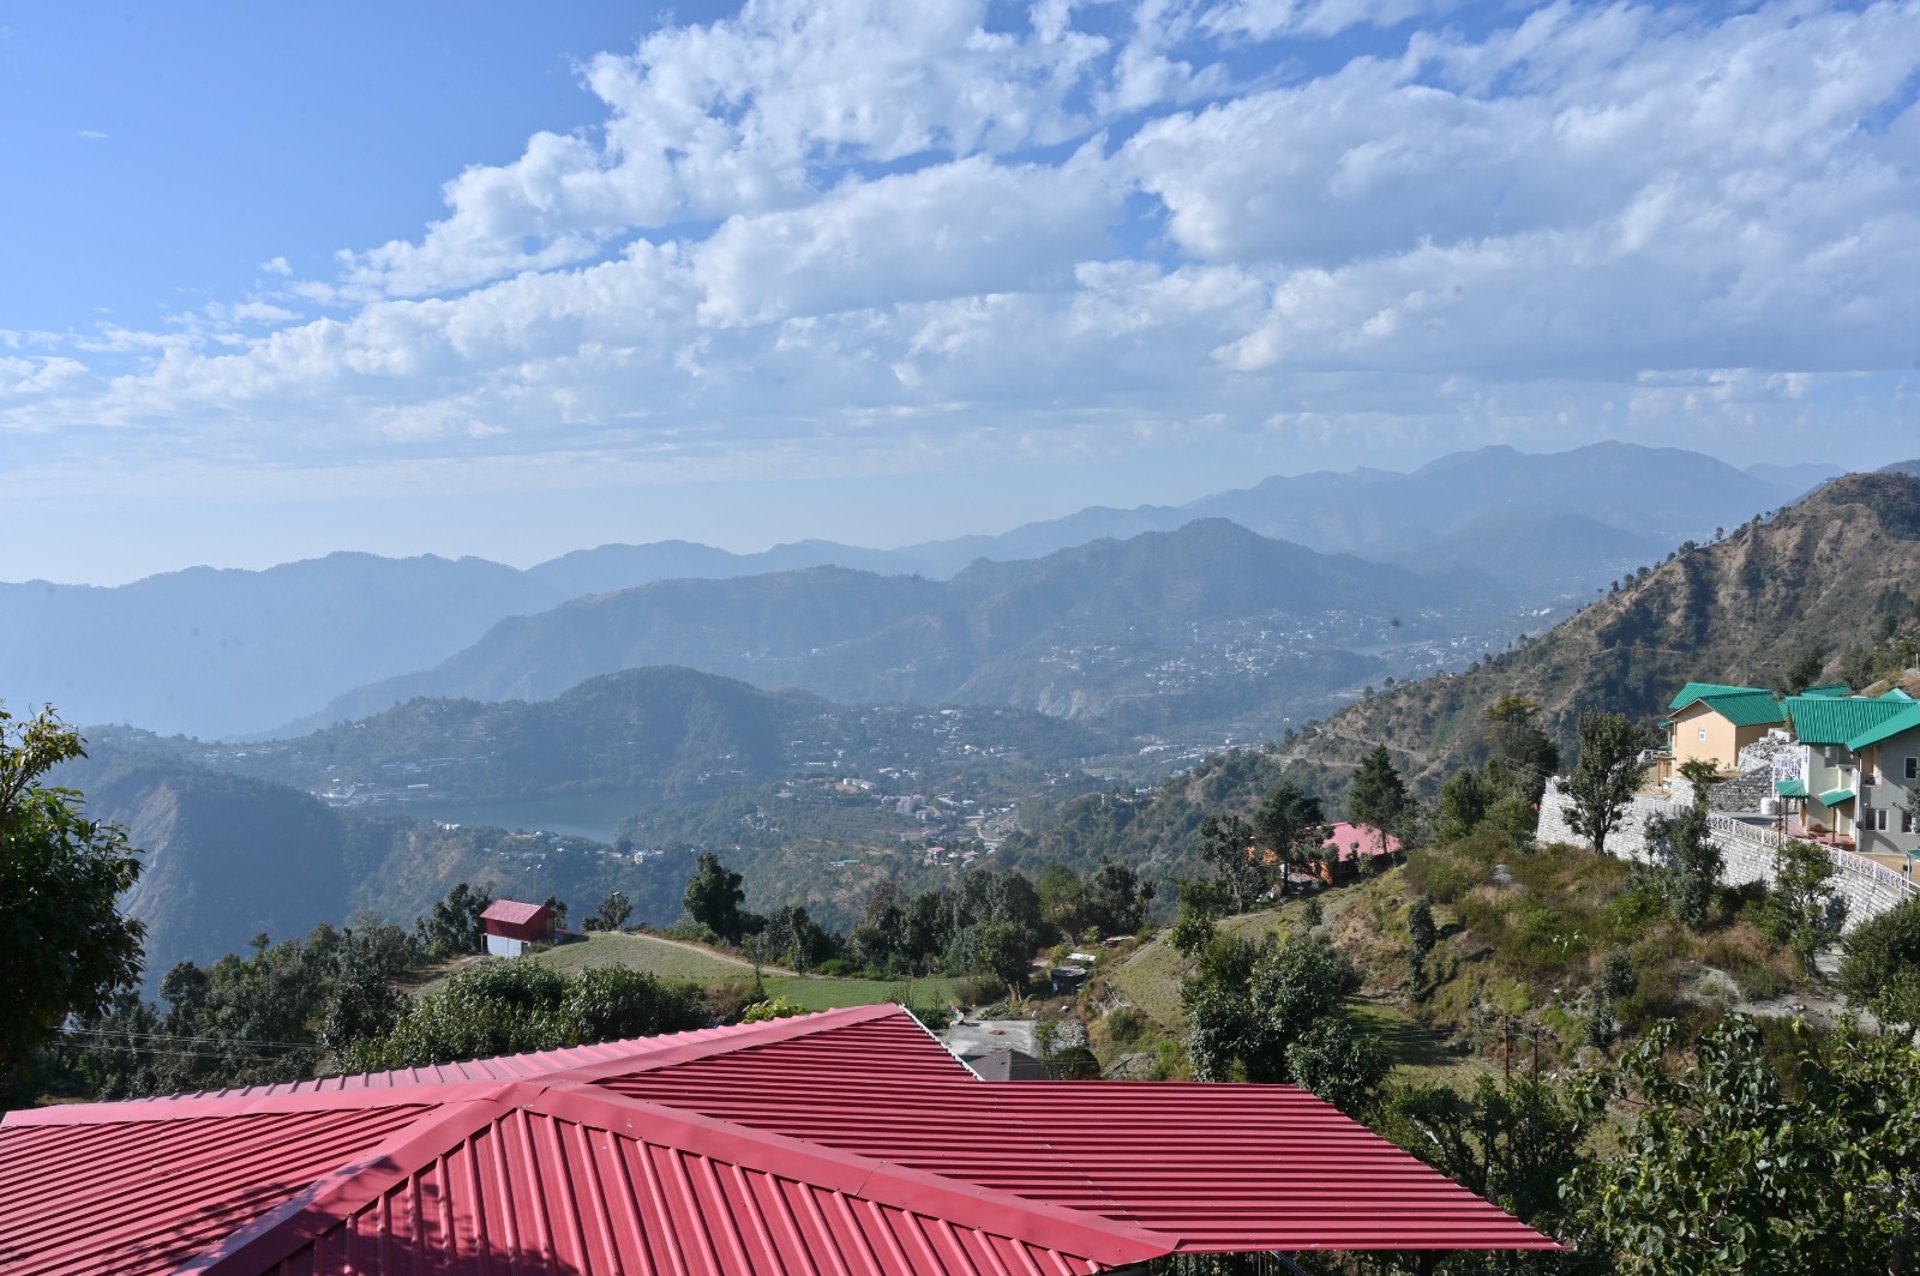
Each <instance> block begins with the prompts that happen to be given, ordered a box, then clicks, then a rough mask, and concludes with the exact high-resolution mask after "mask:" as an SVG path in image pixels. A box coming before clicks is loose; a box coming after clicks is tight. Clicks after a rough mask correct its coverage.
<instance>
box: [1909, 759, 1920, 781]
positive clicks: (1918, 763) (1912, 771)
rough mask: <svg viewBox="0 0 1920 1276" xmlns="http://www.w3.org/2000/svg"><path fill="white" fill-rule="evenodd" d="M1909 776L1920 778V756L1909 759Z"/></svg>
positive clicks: (1915, 778)
mask: <svg viewBox="0 0 1920 1276" xmlns="http://www.w3.org/2000/svg"><path fill="white" fill-rule="evenodd" d="M1907 778H1908V779H1909V780H1920V758H1908V759H1907Z"/></svg>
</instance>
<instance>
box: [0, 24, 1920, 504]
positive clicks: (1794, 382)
mask: <svg viewBox="0 0 1920 1276" xmlns="http://www.w3.org/2000/svg"><path fill="white" fill-rule="evenodd" d="M1429 12H1430V11H1429V10H1426V9H1421V10H1419V11H1416V10H1414V9H1413V8H1411V7H1408V6H1403V5H1399V4H1396V3H1395V2H1394V0H1381V2H1365V0H1322V2H1321V3H1294V4H1288V3H1278V2H1274V3H1267V2H1261V0H1243V2H1240V3H1230V4H1216V5H1205V4H1202V3H1198V2H1193V3H1183V2H1182V0H1146V2H1145V3H1142V4H1139V5H1137V6H1135V7H1134V8H1133V10H1132V11H1131V13H1130V14H1128V15H1127V20H1126V21H1124V22H1120V23H1110V24H1108V25H1110V26H1117V27H1122V28H1124V29H1125V32H1126V34H1125V35H1124V36H1114V37H1112V38H1111V39H1110V38H1109V37H1107V36H1103V35H1095V34H1090V33H1089V31H1088V30H1086V29H1085V28H1087V27H1089V26H1091V25H1093V24H1092V22H1091V21H1089V20H1088V19H1087V15H1086V14H1085V13H1084V12H1082V11H1081V10H1079V9H1076V8H1075V7H1074V6H1072V5H1070V4H1068V3H1065V2H1064V0H1045V2H1044V3H1040V4H1037V5H1035V6H1034V8H1033V9H1032V11H1031V13H1030V14H1029V15H1028V16H1027V17H1026V18H1024V19H1021V18H1019V17H1018V15H1014V16H1012V17H1010V16H1009V15H1008V14H1007V13H1006V12H1004V11H1003V10H1001V9H998V8H996V9H993V10H989V9H987V8H986V7H985V6H984V4H956V5H897V4H883V3H879V2H878V0H874V2H873V3H860V2H857V0H843V2H839V3H825V2H812V3H802V2H801V0H766V2H764V3H759V2H757V3H750V4H748V5H747V7H746V8H745V9H744V10H742V11H741V12H740V13H739V14H738V15H736V16H734V17H731V18H727V19H723V20H721V21H718V22H714V23H710V24H706V25H695V26H673V27H667V28H664V29H662V30H660V31H658V32H656V33H654V34H652V35H650V36H648V37H646V38H645V39H644V40H642V41H640V43H639V44H638V45H637V47H636V48H635V49H634V50H633V51H631V52H630V53H610V54H605V55H602V56H601V57H599V58H596V59H594V60H593V61H592V62H590V63H589V64H588V65H587V66H586V67H584V68H583V69H582V73H581V74H582V78H583V82H584V84H585V86H586V88H587V90H588V91H590V92H591V93H592V94H594V95H595V97H596V99H597V100H598V101H599V102H601V103H602V104H603V106H604V112H605V119H604V121H603V123H602V124H601V126H599V127H598V128H596V129H593V130H590V131H586V132H582V133H579V134H566V135H562V134H557V133H542V134H539V135H536V136H535V137H533V138H532V139H530V140H529V141H528V143H527V144H526V146H525V148H524V151H523V153H522V155H521V156H520V157H519V158H518V159H517V160H515V161H513V162H512V163H509V164H505V165H495V166H476V167H473V168H470V169H468V170H466V171H465V172H464V173H461V174H458V175H456V176H454V177H453V178H452V179H451V180H450V181H448V182H447V184H446V186H445V196H446V202H447V215H446V216H445V217H444V218H443V219H441V220H440V221H438V222H435V223H433V224H432V225H430V226H428V227H425V228H423V230H422V232H421V233H420V234H419V235H417V236H415V237H413V238H410V239H403V240H395V241H393V242H391V243H387V244H383V245H377V246H375V247H373V248H370V249H367V248H358V249H352V250H348V251H345V252H343V254H342V256H341V258H340V262H339V267H340V268H339V271H338V273H337V274H335V275H334V276H331V277H327V278H319V279H293V278H292V275H293V270H292V267H291V265H290V264H289V263H288V261H287V260H286V259H285V258H284V257H276V258H273V259H272V260H270V261H267V262H263V263H261V264H260V267H259V269H260V270H261V272H262V273H264V274H268V275H275V276H280V277H282V278H284V279H286V282H285V283H276V284H275V291H273V292H271V293H268V294H266V295H264V296H260V297H254V298H251V299H245V300H241V301H239V302H235V303H225V304H215V305H210V306H207V307H204V308H203V309H202V310H201V311H199V312H196V314H195V315H194V316H191V317H188V318H186V319H183V320H181V321H179V322H177V323H176V324H175V325H174V326H172V327H169V328H167V329H164V330H161V331H140V330H137V329H133V328H129V327H125V326H112V327H102V328H100V329H99V330H97V331H94V332H89V333H84V334H78V335H74V334H66V335H60V336H53V337H49V336H48V335H47V334H23V335H22V336H20V337H16V338H12V339H9V338H7V337H6V335H5V334H0V343H9V344H11V345H12V346H13V347H15V348H13V349H10V350H9V351H8V355H7V357H6V358H5V359H4V360H0V391H3V392H4V393H5V395H6V397H5V398H4V399H0V441H4V440H6V439H9V438H32V439H34V440H37V442H35V443H34V444H33V445H32V446H33V448H35V449H37V450H36V451H34V452H33V453H32V454H31V456H28V457H27V458H26V460H27V461H28V462H29V464H27V465H25V466H23V467H22V468H23V469H26V470H32V469H33V468H34V467H35V466H38V467H39V470H38V471H36V472H44V473H45V474H47V475H50V476H52V475H58V474H62V473H67V472H69V469H63V467H70V469H71V472H74V473H80V472H83V471H84V464H85V463H87V462H91V463H93V464H94V465H95V467H96V469H98V468H99V467H100V466H101V465H102V464H106V463H107V462H103V461H102V457H101V449H102V447H103V446H109V447H110V448H111V449H112V451H111V454H110V456H109V457H108V458H107V461H108V462H111V464H109V465H108V466H107V467H108V468H111V467H112V465H118V466H120V467H121V472H124V473H125V474H127V475H138V474H139V473H142V472H144V468H143V467H145V468H151V467H155V466H158V465H160V464H161V463H162V462H164V463H165V465H166V466H168V467H174V468H176V469H177V467H179V466H181V465H200V466H203V467H205V468H207V469H208V470H209V471H212V470H219V471H220V472H221V473H226V472H228V471H227V470H226V469H222V468H221V467H241V468H248V469H249V470H250V472H252V471H258V472H267V471H272V472H279V471H281V470H288V471H293V472H312V473H314V474H325V475H329V476H338V475H341V474H349V473H355V472H361V471H363V470H365V469H367V468H369V467H376V466H380V465H385V464H389V463H394V462H396V461H404V462H406V463H407V464H409V465H411V464H414V463H416V462H417V463H419V464H421V465H425V464H427V463H428V462H430V461H434V460H438V461H440V462H444V463H445V468H444V469H443V470H442V471H436V472H438V473H444V474H445V475H447V476H448V477H447V478H446V481H447V482H448V483H450V484H452V483H459V482H495V481H499V482H508V481H512V480H513V478H514V476H515V475H516V474H519V475H526V474H530V473H533V472H535V471H537V472H538V473H539V474H540V475H541V481H542V482H548V483H555V484H561V483H565V482H569V481H571V482H579V483H598V482H606V481H610V477H611V476H613V475H616V474H630V475H645V476H652V477H653V478H656V479H658V478H661V477H663V476H664V477H672V476H676V475H678V476H684V475H689V474H698V475H704V476H715V475H725V474H735V475H744V474H755V473H767V472H774V473H779V472H787V471H788V470H791V469H793V468H794V467H798V466H804V467H809V472H813V471H821V472H831V471H834V470H835V469H836V468H837V469H838V470H839V471H840V472H849V473H851V472H860V473H868V472H884V471H885V470H886V469H888V468H889V467H894V468H916V467H926V466H933V465H940V464H946V463H948V462H949V461H950V459H951V458H952V457H953V456H955V455H958V454H968V455H976V456H978V455H986V454H995V455H998V454H1002V453H1004V454H1005V455H1006V456H1008V457H1021V456H1035V455H1063V454H1073V453H1075V451H1076V450H1077V449H1086V448H1097V447H1098V446H1099V445H1100V441H1102V440H1105V441H1107V443H1108V445H1110V446H1112V447H1115V448H1140V449H1153V448H1161V447H1174V446H1184V445H1199V443H1196V441H1203V442H1204V445H1205V446H1208V447H1216V448H1218V447H1230V446H1242V445H1243V446H1245V447H1247V448H1249V449H1251V450H1254V451H1262V450H1264V451H1266V452H1268V453H1271V454H1273V455H1275V456H1282V455H1284V456H1290V457H1291V456H1297V455H1304V452H1302V450H1303V449H1319V450H1321V451H1322V452H1324V453H1328V454H1330V455H1327V456H1325V457H1324V458H1318V459H1325V460H1337V459H1340V458H1339V457H1338V456H1337V455H1331V454H1336V453H1339V452H1341V451H1342V449H1345V450H1346V451H1348V452H1351V451H1352V450H1353V449H1354V448H1355V447H1356V446H1357V445H1356V444H1355V442H1354V441H1353V440H1354V437H1355V436H1360V437H1363V438H1364V439H1366V440H1371V441H1373V442H1374V443H1375V444H1376V445H1377V446H1378V447H1380V448H1382V449H1387V450H1389V451H1391V450H1392V449H1407V448H1410V449H1416V450H1417V449H1419V448H1422V447H1430V446H1439V444H1438V443H1436V440H1442V439H1444V438H1445V437H1446V431H1448V430H1449V429H1451V430H1454V431H1456V432H1457V433H1458V434H1459V436H1460V438H1459V439H1457V440H1456V441H1462V440H1464V439H1467V438H1471V439H1472V440H1474V441H1495V440H1504V441H1511V442H1519V443H1532V444H1533V445H1536V446H1538V445H1546V444H1558V443H1561V442H1570V441H1579V440H1580V439H1581V438H1583V437H1596V436H1599V435H1604V434H1607V433H1623V434H1627V435H1630V436H1631V435H1634V433H1635V432H1636V431H1638V432H1641V434H1642V435H1644V436H1645V437H1647V438H1649V439H1651V440H1656V441H1657V440H1659V439H1660V437H1661V436H1660V435H1659V430H1660V428H1661V426H1660V422H1661V420H1662V418H1661V416H1660V414H1661V413H1662V412H1667V413H1670V414H1671V416H1670V417H1669V418H1668V419H1669V420H1670V422H1672V423H1674V425H1673V428H1675V429H1686V430H1691V431H1695V432H1696V433H1694V434H1691V435H1689V436H1688V438H1691V439H1694V440H1696V441H1698V442H1700V443H1701V444H1703V445H1707V444H1710V443H1712V442H1713V441H1714V440H1720V441H1722V442H1723V443H1726V445H1727V446H1729V447H1732V448H1734V449H1735V450H1738V449H1739V448H1742V447H1747V448H1757V447H1763V446H1773V447H1774V448H1775V449H1776V450H1779V449H1782V448H1784V449H1785V450H1787V451H1791V452H1794V453H1795V454H1799V453H1800V452H1805V451H1813V450H1817V449H1818V448H1819V447H1821V446H1824V443H1823V442H1822V441H1823V440H1825V439H1828V438H1831V437H1835V436H1834V434H1833V432H1832V430H1830V429H1829V430H1826V431H1819V430H1815V429H1814V428H1813V427H1812V426H1811V425H1810V424H1809V423H1810V422H1814V421H1817V420H1821V419H1831V420H1834V421H1845V422H1846V423H1847V428H1848V429H1849V431H1851V432H1852V433H1851V435H1850V437H1856V438H1858V437H1863V436H1867V435H1873V436H1875V437H1882V438H1887V439H1892V438H1895V437H1897V432H1898V431H1899V429H1900V428H1901V427H1902V425H1903V419H1902V414H1903V413H1904V412H1905V411H1906V408H1905V406H1904V401H1903V400H1902V401H1896V396H1897V395H1902V394H1907V393H1909V391H1907V390H1906V389H1903V388H1901V387H1902V386H1904V380H1901V378H1902V377H1903V376H1904V374H1905V370H1906V369H1908V368H1909V367H1910V365H1912V364H1913V362H1914V360H1915V358H1916V356H1920V340H1916V338H1915V336H1914V333H1915V332H1916V330H1920V323H1916V320H1920V300H1917V299H1920V108H1916V107H1915V105H1914V101H1913V85H1914V83H1915V76H1916V72H1917V71H1920V7H1916V5H1915V4H1910V3H1909V4H1878V5H1870V6H1868V7H1866V8H1859V9H1854V8H1847V9H1840V8H1831V9H1830V8H1822V7H1818V6H1815V5H1812V4H1802V3H1794V4H1789V5H1778V6H1763V7H1761V8H1758V9H1756V10H1752V11H1749V12H1742V13H1737V14H1733V15H1731V16H1727V17H1724V18H1708V17H1705V16H1702V15H1701V14H1699V13H1698V12H1695V11H1686V12H1681V13H1663V12H1657V11H1654V10H1651V9H1645V8H1637V7H1633V6H1625V5H1615V6H1609V7H1605V8H1601V7H1593V6H1585V5H1576V4H1565V3H1562V4H1553V5H1549V6H1546V7H1544V8H1539V9H1535V10H1532V11H1530V12H1524V13H1517V14H1515V15H1513V16H1512V17H1511V18H1509V19H1505V20H1504V21H1503V24H1501V25H1497V26H1496V27H1495V28H1494V29H1493V30H1491V31H1490V32H1488V33H1486V34H1484V35H1477V36H1470V35H1467V34H1462V33H1461V32H1460V31H1458V30H1456V29H1453V28H1451V27H1449V26H1447V25H1446V23H1445V20H1444V19H1443V20H1441V21H1438V22H1435V21H1430V20H1429V19H1428V18H1427V17H1426V16H1425V15H1426V14H1427V13H1429ZM1109 16H1110V15H1109ZM1076 24H1078V25H1076ZM1329 33H1344V34H1342V44H1341V45H1340V47H1342V48H1344V47H1346V43H1347V42H1355V41H1357V42H1358V43H1359V44H1360V45H1361V47H1363V48H1364V49H1365V50H1366V52H1365V53H1363V54H1360V55H1357V56H1351V57H1346V58H1344V59H1333V58H1331V55H1330V53H1329V49H1331V48H1332V47H1333V46H1323V45H1318V44H1316V43H1315V41H1318V40H1320V39H1321V37H1323V36H1325V35H1327V34H1329ZM1263 41H1270V42H1271V43H1270V44H1263V43H1261V42H1263ZM1307 48H1310V49H1312V50H1313V51H1314V53H1315V56H1316V57H1317V58H1318V59H1319V61H1318V62H1314V61H1313V60H1311V59H1309V60H1307V61H1302V60H1300V59H1299V57H1298V56H1297V55H1298V53H1299V51H1300V50H1301V49H1307ZM1262 59H1264V60H1265V64H1266V65H1265V70H1262V69H1261V66H1260V64H1261V62H1262ZM1309 65H1312V66H1318V67H1321V68H1323V69H1318V70H1314V71H1311V72H1309V71H1307V70H1304V69H1303V67H1306V66H1309ZM1227 66H1232V67H1234V68H1235V71H1234V73H1233V75H1232V76H1230V75H1229V73H1228V72H1227V71H1226V70H1223V69H1222V68H1224V67H1227ZM1236 76H1237V77H1239V78H1238V79H1236V78H1234V77H1236ZM1136 125H1137V127H1135V126H1136ZM1114 139H1125V140H1124V141H1116V140H1114ZM282 289H284V292H282V291H281V290H282ZM290 297H298V298H305V299H307V300H312V301H320V302H325V303H327V304H328V305H329V306H330V307H333V308H332V309H330V310H329V311H328V312H327V313H328V317H326V318H321V319H303V318H301V317H299V315H298V313H297V312H296V311H295V310H294V309H292V308H290V303H289V304H288V305H283V304H280V303H283V302H288V300H289V298H290ZM29 338H30V345H23V343H26V342H28V341H29ZM24 349H31V355H28V354H26V353H23V350H24ZM15 356H18V357H15ZM1822 414H1826V416H1825V417H1823V416H1822ZM95 427H112V428H111V430H110V434H111V439H112V442H111V444H110V445H103V444H102V442H101V440H102V438H103V433H104V432H103V431H102V430H101V429H99V428H95ZM1875 432H1877V435H1876V434H1875ZM1049 440H1052V442H1050V441H1049ZM1666 441H1674V440H1673V439H1671V438H1669V439H1667V440H1666ZM21 446H26V445H21ZM1287 449H1293V451H1292V452H1288V451H1287ZM8 455H9V459H10V460H12V459H17V458H16V455H15V453H12V452H10V453H8ZM154 472H156V473H157V472H159V471H158V470H154ZM170 472H171V471H170ZM425 472H426V471H422V473H425ZM49 481H54V480H53V479H52V478H50V479H49ZM128 481H133V479H131V478H130V479H129V480H128ZM327 481H335V480H334V479H329V480H327ZM349 486H350V485H349Z"/></svg>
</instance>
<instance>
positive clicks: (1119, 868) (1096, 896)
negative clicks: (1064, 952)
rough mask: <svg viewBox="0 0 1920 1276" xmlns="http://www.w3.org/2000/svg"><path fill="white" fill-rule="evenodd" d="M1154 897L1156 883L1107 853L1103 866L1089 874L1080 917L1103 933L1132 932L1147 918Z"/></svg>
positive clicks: (1122, 933) (1101, 862) (1120, 933)
mask: <svg viewBox="0 0 1920 1276" xmlns="http://www.w3.org/2000/svg"><path fill="white" fill-rule="evenodd" d="M1152 900H1153V884H1152V883H1151V882H1144V881H1142V880H1140V875H1139V874H1138V873H1136V872H1135V871H1134V870H1133V869H1132V868H1130V867H1128V866H1127V865H1125V864H1121V863H1117V862H1116V861H1114V860H1110V859H1108V858H1107V857H1106V856H1104V855H1103V856H1101V857H1100V867H1099V868H1097V869H1095V870H1094V871H1093V872H1092V873H1090V874H1089V875H1088V876H1087V880H1086V885H1085V889H1084V891H1083V893H1082V895H1081V902H1080V917H1081V920H1083V921H1084V922H1085V923H1086V924H1087V925H1089V926H1094V927H1097V928H1098V929H1099V931H1100V933H1101V934H1102V935H1131V934H1132V933H1133V932H1134V931H1137V930H1139V929H1140V927H1141V926H1142V925H1143V924H1144V923H1145V922H1146V920H1147V905H1148V904H1149V903H1151V902H1152Z"/></svg>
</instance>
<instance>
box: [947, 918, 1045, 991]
mask: <svg viewBox="0 0 1920 1276" xmlns="http://www.w3.org/2000/svg"><path fill="white" fill-rule="evenodd" d="M954 942H955V952H956V956H955V960H954V963H953V968H954V969H956V970H970V971H974V972H977V973H979V974H982V975H991V976H993V977H994V978H995V979H997V980H999V981H1000V982H1001V983H1003V984H1005V985H1006V986H1007V995H1008V996H1009V997H1018V996H1019V995H1020V989H1022V988H1024V987H1025V986H1026V982H1027V973H1028V972H1029V971H1030V970H1032V969H1033V946H1032V945H1031V944H1029V943H1027V942H1026V938H1025V937H1024V936H1023V935H1022V934H1021V932H1020V928H1019V927H1018V926H1017V925H1015V924H1014V923H1012V922H985V923H982V924H980V925H977V926H971V927H968V928H967V929H966V930H964V931H962V932H961V933H960V934H959V935H958V936H956V937H955V941H954Z"/></svg>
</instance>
